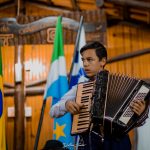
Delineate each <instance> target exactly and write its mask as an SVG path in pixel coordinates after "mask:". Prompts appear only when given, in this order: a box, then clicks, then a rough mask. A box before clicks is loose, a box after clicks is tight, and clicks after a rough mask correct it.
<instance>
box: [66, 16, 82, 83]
mask: <svg viewBox="0 0 150 150" xmlns="http://www.w3.org/2000/svg"><path fill="white" fill-rule="evenodd" d="M82 24H83V16H81V18H80V23H79V29H78V33H77V38H76V43H75V48H74V54H73V61H72V64H71V69H70V73H69V79H68V81H69V84H70V79H71V73H72V70H73V64H74V63H73V62H74V59H75V55H76V51H77V48H78V45H79V39H80V34H81V29H82Z"/></svg>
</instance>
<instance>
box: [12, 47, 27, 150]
mask: <svg viewBox="0 0 150 150" xmlns="http://www.w3.org/2000/svg"><path fill="white" fill-rule="evenodd" d="M23 61H24V50H23V46H20V45H19V46H16V47H15V95H14V101H15V123H14V150H24V142H25V131H24V128H25V126H24V116H25V115H24V100H25V96H24V71H23V70H24V69H23Z"/></svg>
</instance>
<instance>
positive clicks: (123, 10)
mask: <svg viewBox="0 0 150 150" xmlns="http://www.w3.org/2000/svg"><path fill="white" fill-rule="evenodd" d="M29 6H32V8H33V10H32V11H34V8H35V7H36V8H42V9H45V10H51V11H53V12H54V11H62V12H74V11H86V10H98V9H104V10H105V11H106V15H107V18H108V20H110V21H114V20H115V21H116V20H121V21H128V22H132V23H133V22H134V23H137V22H138V23H144V24H146V25H149V24H150V0H0V10H3V11H7V10H8V9H10V8H12V7H14V8H15V9H16V14H17V13H18V12H19V14H23V15H26V14H27V11H28V7H29ZM37 10H38V9H35V11H37ZM45 15H47V14H45ZM49 15H50V14H49Z"/></svg>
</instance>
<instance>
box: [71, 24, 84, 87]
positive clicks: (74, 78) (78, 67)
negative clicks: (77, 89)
mask: <svg viewBox="0 0 150 150" xmlns="http://www.w3.org/2000/svg"><path fill="white" fill-rule="evenodd" d="M85 44H86V40H85V30H84V27H83V25H82V26H81V33H80V36H79V44H78V46H77V49H75V55H74V56H75V57H74V61H73V63H72V64H73V68H72V72H71V75H70V83H69V88H70V89H71V88H72V86H74V85H76V84H77V83H78V81H79V78H81V77H82V76H85V72H84V70H83V62H82V60H81V55H80V49H81V48H82V47H83V46H84V45H85Z"/></svg>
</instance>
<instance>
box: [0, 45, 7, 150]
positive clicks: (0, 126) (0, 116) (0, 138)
mask: <svg viewBox="0 0 150 150" xmlns="http://www.w3.org/2000/svg"><path fill="white" fill-rule="evenodd" d="M3 106H4V105H3V80H2V54H1V47H0V150H6V139H5V138H6V137H5V120H4V108H3Z"/></svg>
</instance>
